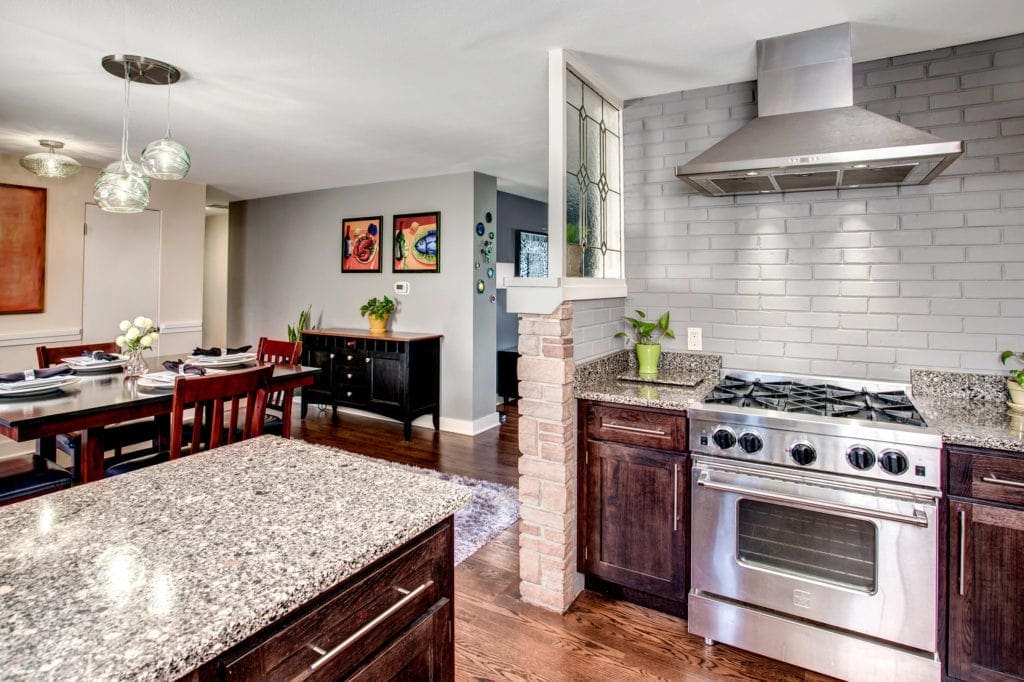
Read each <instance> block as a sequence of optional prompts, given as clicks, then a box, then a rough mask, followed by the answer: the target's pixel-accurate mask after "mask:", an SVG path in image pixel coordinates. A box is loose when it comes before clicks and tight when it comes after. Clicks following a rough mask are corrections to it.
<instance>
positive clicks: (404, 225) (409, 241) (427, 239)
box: [391, 211, 441, 272]
mask: <svg viewBox="0 0 1024 682" xmlns="http://www.w3.org/2000/svg"><path fill="white" fill-rule="evenodd" d="M394 233H395V234H394V236H395V239H394V242H393V245H394V255H393V258H392V262H391V270H392V272H440V271H441V213H440V212H439V211H434V212H431V213H407V214H405V215H396V216H395V218H394Z"/></svg>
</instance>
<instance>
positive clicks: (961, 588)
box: [956, 509, 967, 597]
mask: <svg viewBox="0 0 1024 682" xmlns="http://www.w3.org/2000/svg"><path fill="white" fill-rule="evenodd" d="M957 517H958V518H959V519H960V567H959V568H958V569H957V570H958V572H957V578H956V580H957V587H958V589H959V592H960V596H961V597H962V596H964V547H965V545H966V544H967V542H966V536H967V530H966V528H965V524H964V510H963V509H961V510H960V511H958V512H957Z"/></svg>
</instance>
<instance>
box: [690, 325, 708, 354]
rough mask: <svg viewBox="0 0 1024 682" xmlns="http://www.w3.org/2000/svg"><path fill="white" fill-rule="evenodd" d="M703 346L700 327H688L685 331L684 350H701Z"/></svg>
mask: <svg viewBox="0 0 1024 682" xmlns="http://www.w3.org/2000/svg"><path fill="white" fill-rule="evenodd" d="M703 346H704V340H703V338H702V336H701V329H700V327H688V328H687V329H686V350H701V349H702V348H703Z"/></svg>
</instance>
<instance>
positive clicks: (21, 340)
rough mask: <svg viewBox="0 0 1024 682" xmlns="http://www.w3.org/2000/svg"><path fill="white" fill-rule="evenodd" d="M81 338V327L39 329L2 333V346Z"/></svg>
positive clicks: (63, 341)
mask: <svg viewBox="0 0 1024 682" xmlns="http://www.w3.org/2000/svg"><path fill="white" fill-rule="evenodd" d="M81 340H82V330H81V329H37V330H34V331H22V332H6V333H4V334H0V347H5V346H41V345H44V344H47V343H67V342H70V341H81Z"/></svg>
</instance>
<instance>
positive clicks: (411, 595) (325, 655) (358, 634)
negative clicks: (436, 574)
mask: <svg viewBox="0 0 1024 682" xmlns="http://www.w3.org/2000/svg"><path fill="white" fill-rule="evenodd" d="M433 584H434V581H433V580H428V581H427V582H425V583H423V584H422V585H420V586H419V587H417V588H416V589H415V590H412V591H410V592H408V593H406V595H405V596H404V597H402V598H401V599H399V600H398V601H396V602H395V603H394V604H392V605H391V606H389V607H388V609H387V610H386V611H384V612H383V613H381V614H380V615H379V616H377V617H376V618H374V619H373V620H371V621H370V622H369V623H367V624H366V625H364V626H363V627H361V628H359V629H358V630H356V631H355V632H353V633H352V634H351V635H350V636H349V638H348V639H346V640H345V641H344V642H342V643H341V644H339V645H338V646H336V647H334V648H333V649H331V650H330V651H327V652H324V650H323V649H321V648H320V647H318V646H315V645H313V644H308V645H307V646H308V647H309V648H310V649H312V650H313V651H315V652H316V653H318V654H320V658H318V659H317V660H316V661H314V662H313V664H312V665H310V666H309V669H310V670H312V671H316V670H319V669H320V668H322V667H323V666H324V665H325V664H326V663H327V662H328V661H330V660H331V659H332V658H334V657H335V656H337V655H338V654H340V653H341V652H342V651H344V650H345V649H347V648H349V647H350V646H352V645H353V644H355V643H356V642H358V641H359V640H360V639H362V638H363V637H364V636H365V635H366V633H368V632H369V631H370V630H373V629H374V628H375V627H377V626H378V625H380V624H381V623H383V622H384V621H385V620H387V619H388V618H390V617H391V616H392V615H394V613H395V612H396V611H398V610H400V609H401V608H402V607H403V606H405V605H406V604H408V603H409V602H411V601H412V600H413V599H415V598H416V597H418V596H419V595H420V593H422V592H423V591H424V590H426V589H428V588H429V587H430V586H431V585H433ZM395 589H398V590H399V592H403V591H404V590H401V589H399V588H395Z"/></svg>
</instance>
